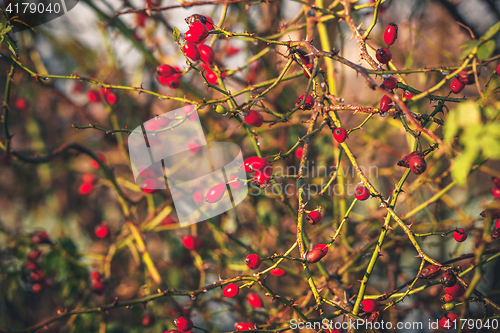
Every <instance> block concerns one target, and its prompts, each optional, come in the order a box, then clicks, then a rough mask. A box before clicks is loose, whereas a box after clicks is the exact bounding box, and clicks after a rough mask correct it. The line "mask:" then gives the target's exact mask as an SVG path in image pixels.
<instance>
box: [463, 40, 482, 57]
mask: <svg viewBox="0 0 500 333" xmlns="http://www.w3.org/2000/svg"><path fill="white" fill-rule="evenodd" d="M480 43H481V42H480V41H478V40H469V41H467V42H465V43H463V44H462V45H460V48H464V50H463V51H462V54H461V55H460V59H464V58H465V57H467V56H468V55H469V54H470V53H471V52H472V50H473V49H474V48H475V47H476V46H478V45H479V44H480Z"/></svg>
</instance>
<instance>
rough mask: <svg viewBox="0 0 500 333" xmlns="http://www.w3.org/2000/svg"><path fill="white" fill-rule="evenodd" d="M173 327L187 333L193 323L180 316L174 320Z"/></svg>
mask: <svg viewBox="0 0 500 333" xmlns="http://www.w3.org/2000/svg"><path fill="white" fill-rule="evenodd" d="M174 325H175V326H177V328H178V329H180V330H181V331H183V332H187V331H189V330H190V329H192V328H193V321H192V320H191V319H189V318H188V317H184V316H181V317H179V318H176V319H175V320H174Z"/></svg>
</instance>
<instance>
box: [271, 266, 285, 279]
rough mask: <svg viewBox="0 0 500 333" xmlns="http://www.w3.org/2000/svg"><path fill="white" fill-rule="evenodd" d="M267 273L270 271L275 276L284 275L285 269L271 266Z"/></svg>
mask: <svg viewBox="0 0 500 333" xmlns="http://www.w3.org/2000/svg"><path fill="white" fill-rule="evenodd" d="M269 273H271V275H274V276H276V277H280V276H284V275H286V274H287V273H286V271H285V270H284V269H282V268H279V267H276V268H273V269H271V270H270V271H269Z"/></svg>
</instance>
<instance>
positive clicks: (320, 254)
mask: <svg viewBox="0 0 500 333" xmlns="http://www.w3.org/2000/svg"><path fill="white" fill-rule="evenodd" d="M327 253H328V246H327V245H326V244H318V245H316V246H315V247H314V248H313V249H312V250H311V252H309V253H308V254H307V256H306V260H307V262H308V263H315V262H318V261H320V260H321V259H323V258H324V257H325V256H326V254H327Z"/></svg>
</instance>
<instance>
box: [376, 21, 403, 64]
mask: <svg viewBox="0 0 500 333" xmlns="http://www.w3.org/2000/svg"><path fill="white" fill-rule="evenodd" d="M397 38H398V26H397V25H396V24H394V23H389V25H388V26H387V28H386V29H385V32H384V42H385V43H386V44H387V47H381V48H380V49H378V50H377V52H376V53H375V56H376V57H377V60H378V61H379V62H380V63H381V64H387V63H388V62H389V61H391V59H392V53H391V51H390V50H389V47H390V46H391V45H392V44H394V42H395V41H396V39H397Z"/></svg>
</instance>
